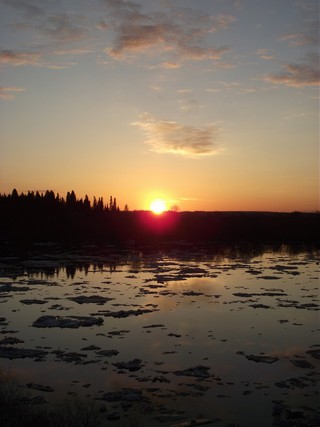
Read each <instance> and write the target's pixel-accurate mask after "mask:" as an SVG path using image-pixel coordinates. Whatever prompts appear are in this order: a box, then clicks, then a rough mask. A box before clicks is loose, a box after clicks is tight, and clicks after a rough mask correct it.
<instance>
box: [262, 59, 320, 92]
mask: <svg viewBox="0 0 320 427" xmlns="http://www.w3.org/2000/svg"><path fill="white" fill-rule="evenodd" d="M314 62H315V63H311V62H310V63H302V64H294V63H293V64H286V65H285V66H284V69H283V71H282V72H280V73H276V74H268V75H267V76H266V77H265V80H266V81H269V82H271V83H280V84H284V85H286V86H292V87H303V86H319V85H320V71H319V68H318V66H317V62H316V61H314Z"/></svg>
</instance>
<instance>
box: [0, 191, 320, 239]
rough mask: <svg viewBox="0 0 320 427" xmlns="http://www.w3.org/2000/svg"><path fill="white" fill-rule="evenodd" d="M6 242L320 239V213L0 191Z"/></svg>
mask: <svg viewBox="0 0 320 427" xmlns="http://www.w3.org/2000/svg"><path fill="white" fill-rule="evenodd" d="M0 219H1V222H0V243H2V244H3V243H5V242H12V243H16V244H25V243H34V242H49V241H50V242H57V243H126V242H128V241H135V242H138V243H149V244H152V243H157V242H160V241H161V242H173V241H178V240H183V241H189V242H206V243H219V242H221V243H223V242H253V243H254V242H256V243H264V242H265V243H267V242H283V243H285V242H292V243H313V244H318V243H319V241H320V227H319V225H320V213H319V212H314V213H301V212H293V213H279V212H175V211H167V212H164V213H163V214H162V215H158V216H157V215H154V214H153V213H152V212H149V211H129V209H128V206H127V205H125V209H124V210H120V208H119V206H118V205H117V201H116V198H113V197H112V196H111V197H110V200H109V203H108V204H105V203H104V201H103V198H102V197H100V198H98V199H96V198H94V199H93V202H92V203H91V201H90V200H89V198H88V196H86V197H85V198H84V199H82V198H81V199H77V197H76V195H75V192H74V191H71V192H68V193H67V196H66V198H63V197H60V196H59V194H55V193H54V192H53V191H49V190H47V191H45V192H42V193H39V192H36V193H34V192H28V193H21V194H18V192H17V191H16V190H13V191H12V193H11V194H9V195H6V194H2V195H0Z"/></svg>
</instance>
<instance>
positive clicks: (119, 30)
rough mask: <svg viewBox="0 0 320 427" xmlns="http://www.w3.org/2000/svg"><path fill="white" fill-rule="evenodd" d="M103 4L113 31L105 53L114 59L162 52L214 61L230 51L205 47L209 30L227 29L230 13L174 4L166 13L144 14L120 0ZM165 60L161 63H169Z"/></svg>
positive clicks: (180, 57) (105, 0)
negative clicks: (179, 6) (197, 9)
mask: <svg viewBox="0 0 320 427" xmlns="http://www.w3.org/2000/svg"><path fill="white" fill-rule="evenodd" d="M104 4H105V6H106V7H107V10H108V12H109V13H110V16H111V18H110V27H111V28H112V30H113V33H114V40H113V44H112V46H111V47H109V48H107V49H106V52H107V54H108V55H110V56H111V57H113V58H114V59H118V60H124V59H128V58H132V57H133V56H135V55H137V54H145V53H148V54H150V53H154V54H159V52H161V53H162V54H163V55H165V56H168V55H169V56H170V54H171V55H173V57H175V58H177V57H178V58H179V59H180V60H198V61H202V60H210V59H211V60H212V59H214V60H216V59H220V58H221V56H222V55H223V54H224V53H225V52H227V51H228V50H229V48H228V47H226V46H220V47H214V46H212V45H209V46H208V45H207V43H206V42H207V38H208V36H209V35H210V34H211V33H214V32H216V31H218V30H219V29H222V28H227V27H228V26H229V25H230V24H231V23H232V22H233V21H234V20H235V18H234V17H233V16H230V15H217V16H208V15H206V14H204V13H202V12H199V11H196V10H191V9H188V8H173V7H171V8H170V11H168V12H167V13H166V12H165V11H162V12H154V13H151V12H149V13H146V12H144V10H143V8H142V6H141V5H140V4H137V3H135V2H130V1H128V2H124V1H122V0H120V1H114V0H104ZM166 60H167V62H163V63H170V62H169V60H168V59H166Z"/></svg>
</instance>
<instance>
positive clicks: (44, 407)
mask: <svg viewBox="0 0 320 427" xmlns="http://www.w3.org/2000/svg"><path fill="white" fill-rule="evenodd" d="M0 425H1V427H34V426H46V427H56V426H59V427H100V426H101V427H102V426H104V427H105V426H108V425H111V423H109V422H108V420H107V412H106V407H105V405H103V404H101V403H100V404H99V403H98V402H95V401H93V400H81V399H73V400H70V401H65V402H62V403H60V404H56V405H54V406H53V405H49V404H47V403H45V401H44V400H43V399H41V398H40V399H37V398H32V397H31V396H30V394H28V393H27V390H26V389H25V388H24V387H22V386H20V385H19V384H18V383H17V382H16V381H15V379H14V378H13V377H12V375H10V373H9V372H7V373H4V372H2V371H0Z"/></svg>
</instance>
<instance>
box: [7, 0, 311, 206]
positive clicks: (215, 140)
mask: <svg viewBox="0 0 320 427" xmlns="http://www.w3.org/2000/svg"><path fill="white" fill-rule="evenodd" d="M0 6H1V35H0V39H1V50H0V67H1V82H0V103H1V110H0V113H1V115H0V124H1V131H0V132H1V133H0V137H1V140H0V150H1V151H0V170H1V172H0V192H10V191H11V190H12V188H14V187H15V188H17V189H18V191H28V190H34V191H36V190H41V189H47V188H48V189H52V190H54V191H55V192H59V193H60V194H61V195H65V193H66V191H69V190H70V189H73V190H75V192H76V194H77V195H79V197H80V196H81V197H83V196H84V195H85V194H88V195H89V197H92V196H93V195H97V196H103V197H105V198H106V200H107V199H108V197H109V195H110V194H112V195H114V196H116V197H117V199H118V200H119V201H120V204H121V203H122V204H123V205H124V204H125V203H127V204H128V205H129V207H130V208H131V209H140V208H147V207H148V204H149V203H150V201H151V200H152V199H153V198H157V197H158V198H163V199H164V200H166V202H167V204H168V206H169V205H171V204H175V205H178V206H179V208H180V209H181V210H289V211H290V210H316V209H319V199H318V197H319V196H318V190H319V188H318V185H319V141H318V138H319V132H318V131H319V129H318V113H319V112H318V105H319V92H318V86H319V59H318V56H317V46H318V42H319V40H318V37H319V36H318V35H319V22H318V16H319V4H318V2H317V1H313V0H297V1H295V0H281V1H279V0H269V1H267V2H266V1H263V0H234V1H233V0H228V1H227V0H215V1H212V0H211V1H210V0H199V1H186V0H176V1H167V0H163V1H152V0H149V1H146V0H145V1H124V0H92V1H84V0H83V1H71V0H70V1H68V0H67V1H59V0H58V1H53V0H41V1H40V0H1V1H0Z"/></svg>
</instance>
